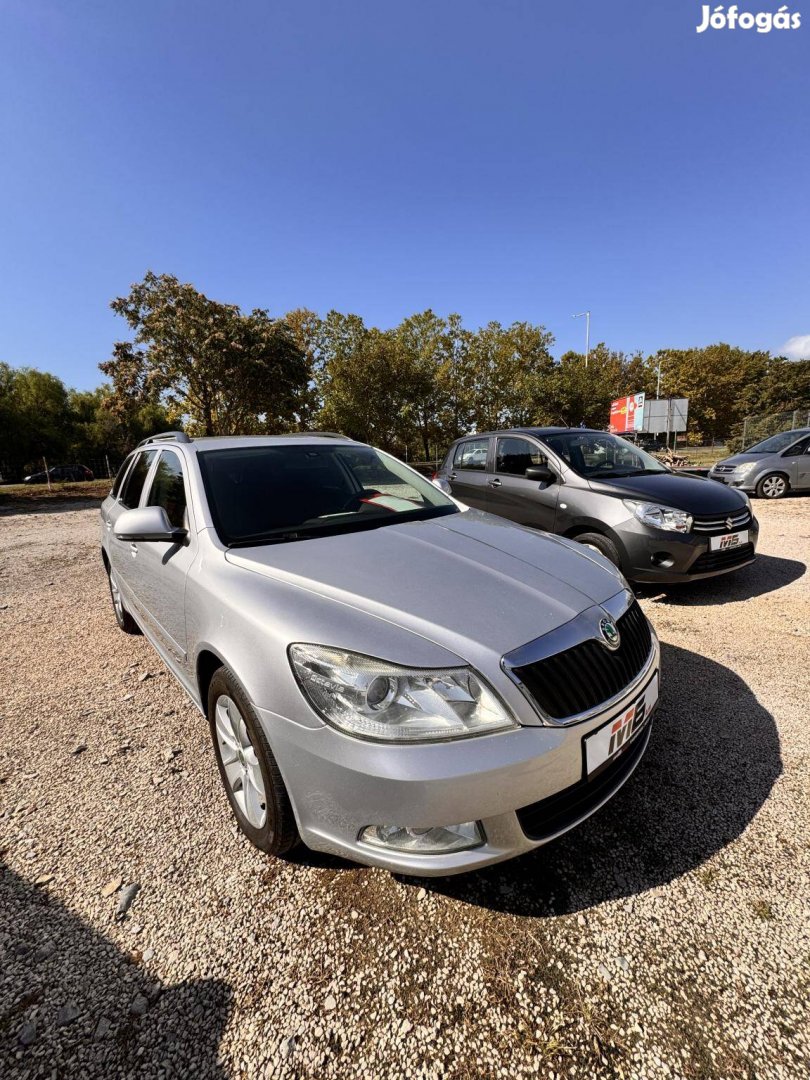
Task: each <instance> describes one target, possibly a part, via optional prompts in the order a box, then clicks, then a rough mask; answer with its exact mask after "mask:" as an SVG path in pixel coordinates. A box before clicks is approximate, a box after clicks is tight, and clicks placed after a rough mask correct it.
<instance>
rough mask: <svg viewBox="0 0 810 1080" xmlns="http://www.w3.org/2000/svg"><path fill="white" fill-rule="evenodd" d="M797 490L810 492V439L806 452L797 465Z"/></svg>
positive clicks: (800, 456)
mask: <svg viewBox="0 0 810 1080" xmlns="http://www.w3.org/2000/svg"><path fill="white" fill-rule="evenodd" d="M796 490H797V491H808V490H810V439H807V440H806V441H805V444H804V450H802V452H801V454H800V455H799V460H798V462H797V464H796Z"/></svg>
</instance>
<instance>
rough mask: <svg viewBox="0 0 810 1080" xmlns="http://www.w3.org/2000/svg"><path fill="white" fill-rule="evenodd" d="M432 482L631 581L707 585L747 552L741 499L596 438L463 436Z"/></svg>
mask: <svg viewBox="0 0 810 1080" xmlns="http://www.w3.org/2000/svg"><path fill="white" fill-rule="evenodd" d="M473 454H475V455H476V457H475V459H474V460H473ZM434 481H435V482H436V483H438V485H439V486H440V487H441V488H442V489H443V490H444V491H446V492H448V493H449V494H452V495H453V496H454V497H455V498H457V499H459V500H461V501H462V502H463V503H466V504H467V505H468V506H473V507H475V508H476V509H479V510H485V511H487V512H489V513H492V514H499V515H500V516H502V517H504V518H508V519H509V520H511V521H514V522H516V523H518V524H520V525H527V526H530V527H532V528H535V529H544V530H546V531H548V532H553V533H557V534H558V535H560V536H565V537H568V538H569V539H572V540H577V541H578V542H579V543H580V544H584V545H586V546H587V547H589V548H591V549H592V550H594V551H598V552H599V553H600V554H602V555H604V556H605V557H606V558H607V559H609V560H610V561H611V562H612V563H613V564H614V565H615V566H618V567H619V568H620V569H621V570H622V573H623V574H625V576H626V577H627V578H629V579H630V580H631V581H657V582H667V583H671V582H680V581H696V580H698V579H699V578H707V577H713V576H714V575H716V574H723V573H726V572H727V571H729V570H736V569H738V568H739V567H741V566H745V565H747V564H748V563H750V562H751V561H752V560H753V558H754V554H755V551H756V544H757V537H758V533H759V526H758V524H757V521H756V518H755V517H754V516H753V514H752V512H751V506H750V502H749V500H748V496H747V495H745V494H743V493H742V492H740V491H730V490H723V489H722V488H721V487H720V486H719V485H718V484H713V483H712V482H711V481H710V480H708V479H707V478H705V477H697V476H683V475H678V474H677V473H674V472H672V471H671V470H670V469H668V468H667V467H666V466H665V465H662V464H661V462H659V461H657V460H656V459H655V458H654V457H651V456H650V455H649V454H647V453H645V452H644V451H643V450H641V449H640V448H639V447H636V446H633V445H632V443H629V442H628V441H627V440H626V439H622V438H618V437H617V436H615V435H610V434H608V433H606V432H604V431H593V430H590V429H583V428H562V427H548V428H539V427H538V428H519V429H513V430H510V431H490V432H485V433H484V434H481V435H468V436H465V437H464V438H462V439H458V440H457V441H456V442H455V443H453V445H452V446H451V447H450V450H449V452H448V454H447V456H446V458H445V460H444V462H443V464H442V466H441V468H440V469H439V470H438V472H437V473H436V475H435V477H434Z"/></svg>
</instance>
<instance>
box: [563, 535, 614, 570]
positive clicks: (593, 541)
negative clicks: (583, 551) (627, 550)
mask: <svg viewBox="0 0 810 1080" xmlns="http://www.w3.org/2000/svg"><path fill="white" fill-rule="evenodd" d="M574 539H575V540H576V542H577V543H578V544H584V546H585V547H589V548H594V550H596V551H598V552H599V554H600V555H604V556H605V558H606V559H608V560H609V561H610V562H612V563H613V565H614V566H618V568H619V569H620V570H621V568H622V557H621V555H620V554H619V549H618V548H617V547H616V545H615V544H614V543H613V541H612V540H610V539H609V538H608V537H607V536H602V534H601V533H581V534H580V535H579V536H575V537H574Z"/></svg>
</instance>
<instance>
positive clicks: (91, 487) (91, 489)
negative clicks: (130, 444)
mask: <svg viewBox="0 0 810 1080" xmlns="http://www.w3.org/2000/svg"><path fill="white" fill-rule="evenodd" d="M111 487H112V480H106V479H104V480H82V481H79V482H77V483H74V484H68V483H52V484H51V489H50V491H49V490H48V485H47V484H2V485H0V506H14V505H17V506H24V505H26V504H31V503H40V502H48V501H57V500H58V501H62V502H64V501H70V500H72V499H99V500H100V499H104V498H106V496H107V495H108V494H109V491H110V488H111Z"/></svg>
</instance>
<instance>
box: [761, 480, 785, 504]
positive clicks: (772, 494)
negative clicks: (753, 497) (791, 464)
mask: <svg viewBox="0 0 810 1080" xmlns="http://www.w3.org/2000/svg"><path fill="white" fill-rule="evenodd" d="M786 490H787V483H786V482H785V478H784V477H783V476H768V477H766V478H765V479H764V480H763V481H762V494H763V495H764V496H765V498H766V499H779V498H781V497H782V496H783V495H784V494H785V491H786Z"/></svg>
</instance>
